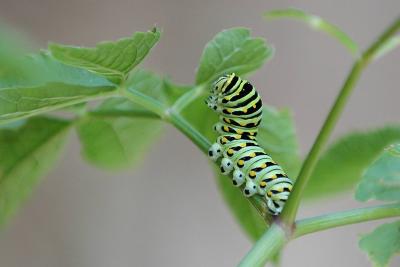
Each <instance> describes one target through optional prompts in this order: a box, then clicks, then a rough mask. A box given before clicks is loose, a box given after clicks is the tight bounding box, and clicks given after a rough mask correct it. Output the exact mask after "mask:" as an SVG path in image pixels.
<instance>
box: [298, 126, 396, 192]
mask: <svg viewBox="0 0 400 267" xmlns="http://www.w3.org/2000/svg"><path fill="white" fill-rule="evenodd" d="M399 140H400V127H399V126H392V127H385V128H381V129H376V130H373V131H366V132H358V133H352V134H348V135H346V136H344V137H342V138H340V139H339V140H338V141H336V142H335V143H334V144H333V145H331V146H330V147H329V148H328V149H327V150H326V151H325V152H324V154H323V155H322V156H321V158H320V160H319V161H318V163H317V165H316V167H315V170H314V172H313V173H312V176H311V179H310V182H309V183H308V185H307V187H306V190H305V194H304V195H305V197H306V198H308V199H310V198H314V197H326V196H331V195H332V194H334V193H339V192H343V191H348V190H351V189H353V188H354V187H355V185H356V184H357V183H358V181H359V180H360V178H361V176H362V173H363V171H364V170H365V169H366V168H367V167H368V166H369V165H370V164H371V163H372V162H373V161H374V160H375V158H376V157H377V156H378V155H379V153H381V151H382V149H384V148H385V147H386V146H388V145H390V144H392V143H394V142H396V141H399Z"/></svg>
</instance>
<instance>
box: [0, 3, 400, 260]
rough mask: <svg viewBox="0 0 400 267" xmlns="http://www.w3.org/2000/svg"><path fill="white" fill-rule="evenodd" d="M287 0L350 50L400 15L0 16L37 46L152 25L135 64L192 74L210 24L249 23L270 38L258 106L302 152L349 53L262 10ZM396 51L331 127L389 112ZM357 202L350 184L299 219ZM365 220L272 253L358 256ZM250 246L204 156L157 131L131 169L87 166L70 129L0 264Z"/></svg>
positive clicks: (3, 12) (183, 8)
mask: <svg viewBox="0 0 400 267" xmlns="http://www.w3.org/2000/svg"><path fill="white" fill-rule="evenodd" d="M287 6H295V7H299V8H303V9H305V10H308V11H310V12H312V13H315V14H319V15H320V16H322V17H324V18H326V19H328V20H330V21H332V22H335V23H336V24H337V25H339V26H341V27H342V28H344V29H345V30H346V31H347V32H348V33H349V34H350V35H351V36H353V38H354V39H355V40H357V41H358V42H359V44H360V45H361V47H366V45H368V44H369V43H370V42H371V41H372V40H373V39H374V37H375V36H377V34H378V33H379V32H380V31H382V29H383V28H384V27H385V26H386V25H387V24H388V23H390V22H391V21H392V20H393V19H394V18H395V17H396V15H398V14H399V11H400V2H399V1H398V0H391V1H364V0H363V1H362V0H359V1H343V0H342V1H337V0H336V1H333V0H332V1H305V0H303V1H296V2H295V1H247V2H245V1H239V0H234V1H232V0H231V1H228V0H224V1H210V0H205V1H195V0H190V1H178V0H174V1H162V0H136V1H134V0H131V1H128V0H118V1H105V0H101V1H94V0H81V1H78V0H69V1H55V0H53V1H52V0H9V1H8V0H0V18H1V20H2V21H3V22H6V23H8V24H11V25H13V26H14V27H16V28H17V29H19V30H22V31H24V32H26V33H28V34H29V35H30V36H32V37H33V38H34V39H35V40H36V42H37V43H38V46H39V47H44V46H45V44H46V43H47V42H48V41H55V42H60V43H67V44H76V45H93V44H95V43H96V42H97V41H101V40H107V39H117V38H120V37H124V36H128V35H130V34H131V33H132V32H135V31H139V30H141V31H143V30H147V29H149V28H150V27H152V26H153V25H154V24H157V25H158V26H160V27H162V28H163V32H164V33H163V37H162V39H161V41H160V43H159V44H158V45H157V47H156V48H155V49H154V50H153V51H152V53H151V55H150V56H149V57H148V58H147V59H146V62H145V63H144V65H145V66H146V67H149V68H151V69H153V70H156V71H158V72H160V73H165V74H169V75H171V77H173V79H174V80H175V81H178V82H192V81H193V79H194V73H195V68H196V65H197V63H198V59H199V57H200V54H201V51H202V49H203V46H204V44H205V43H206V42H207V41H208V40H210V39H211V38H212V37H213V36H214V35H215V34H216V33H217V32H219V31H220V30H222V29H224V28H229V27H233V26H245V27H249V28H251V29H252V30H253V32H254V35H259V36H264V37H266V38H267V39H268V40H269V41H270V42H271V43H272V44H273V45H274V47H275V48H276V54H275V57H274V59H273V60H272V61H270V62H269V63H268V64H266V65H265V66H264V67H263V68H262V69H260V70H259V71H258V72H256V73H255V74H254V76H253V79H252V80H253V82H254V84H255V85H256V86H257V87H258V88H259V90H260V91H261V94H262V95H263V99H264V101H265V102H267V103H269V104H271V105H275V106H277V107H291V108H292V109H293V110H294V112H295V119H296V123H297V131H298V134H299V141H300V146H301V151H302V153H303V154H304V153H305V152H306V151H307V150H308V149H309V147H310V145H311V142H312V141H313V140H314V138H315V135H316V133H317V131H318V129H319V126H320V125H321V123H322V120H323V118H324V117H325V115H326V113H327V109H328V107H329V106H330V104H331V103H332V100H333V98H334V97H335V95H336V93H337V91H338V88H339V87H340V85H341V83H342V81H343V79H344V77H345V75H346V73H347V72H348V71H349V68H350V65H351V62H352V59H351V57H350V56H349V54H348V53H347V51H346V50H345V49H344V48H343V47H342V46H341V45H339V44H338V43H337V42H336V41H334V40H332V39H331V38H329V37H327V36H326V35H324V34H320V33H315V32H312V31H311V30H309V29H308V28H306V27H305V26H304V25H300V24H296V23H294V22H289V21H278V22H265V21H263V19H262V18H261V14H262V12H263V11H265V10H268V9H272V8H278V7H287ZM399 59H400V50H397V51H396V52H393V53H392V54H391V55H390V56H389V57H386V58H384V59H383V60H380V61H378V62H376V63H375V64H373V65H372V66H370V67H369V68H368V69H367V70H366V71H365V73H364V75H363V77H362V79H361V81H360V83H359V85H358V86H357V90H356V91H355V93H354V95H353V96H352V98H351V100H350V102H349V105H348V107H347V108H346V110H345V112H344V114H343V118H342V119H341V120H340V122H339V125H338V127H337V129H336V131H335V136H338V135H340V134H342V133H345V132H348V131H350V130H354V129H362V128H367V127H373V126H377V125H383V124H384V123H388V122H395V121H398V114H399V107H398V99H399V97H400V91H399V90H398V89H399V88H398V87H399V86H398V84H399V82H400V80H399ZM171 151H173V152H172V153H173V156H171V154H170V153H171ZM168 155H169V156H168ZM178 166H179V167H178ZM149 194H152V195H153V196H152V197H151V198H148V196H149ZM358 206H360V204H358V203H356V202H355V201H354V200H352V198H351V195H350V194H348V195H343V196H340V197H338V198H335V199H330V200H329V201H323V202H320V203H318V204H317V203H315V204H312V205H310V204H309V205H303V206H302V207H301V211H300V217H305V216H311V215H317V214H320V213H322V212H327V211H337V210H343V209H347V208H351V207H358ZM375 225H377V223H366V224H362V225H357V226H348V227H343V228H340V229H335V230H332V231H327V232H321V233H318V234H313V235H309V236H306V237H303V238H301V239H298V240H295V241H294V242H291V243H290V244H289V245H288V247H287V249H286V250H285V252H284V257H283V266H368V265H369V263H368V261H367V259H366V256H365V255H364V254H363V253H362V252H360V251H359V250H358V248H357V240H358V236H359V235H360V234H361V233H365V232H367V231H370V230H372V229H373V228H374V226H375ZM250 245H251V244H250V242H249V240H248V239H247V237H246V236H245V235H244V234H243V233H242V232H241V230H240V228H239V226H238V225H237V224H236V223H235V221H234V220H233V219H232V217H231V215H230V213H229V211H228V210H227V208H226V207H225V205H224V203H223V201H222V199H221V196H220V195H219V194H218V192H217V188H216V186H215V183H214V180H213V177H212V174H211V171H210V169H209V167H208V165H207V159H206V158H205V156H204V155H203V154H202V153H200V152H199V151H198V150H197V149H196V148H195V146H194V145H193V144H191V143H190V142H189V141H188V140H186V138H185V137H184V136H182V135H181V134H180V133H178V132H177V131H176V130H175V129H172V128H171V127H167V134H165V135H164V136H163V137H162V138H161V140H160V141H159V142H158V144H157V145H156V146H154V147H153V148H152V149H151V151H150V152H149V154H148V155H147V156H146V159H145V160H144V161H143V163H142V164H141V166H140V167H138V168H137V169H136V170H135V171H132V170H128V171H125V172H119V173H107V172H103V171H99V170H96V169H95V168H93V167H91V166H88V165H86V164H85V163H84V162H83V161H82V159H81V158H80V157H79V144H78V143H77V140H76V136H74V137H73V138H71V140H70V143H69V146H68V148H67V149H66V153H65V154H64V155H63V156H62V160H61V162H60V163H59V165H58V167H57V168H55V169H54V170H53V171H52V172H51V173H50V174H49V175H48V177H47V178H46V179H45V180H44V181H43V182H42V184H41V185H40V186H39V188H38V189H37V190H36V191H35V192H34V194H33V196H32V197H31V199H30V201H29V202H28V203H27V204H26V205H25V206H24V207H23V208H22V209H21V210H20V212H19V213H18V215H17V216H16V217H15V218H14V219H13V220H12V222H11V224H10V225H9V227H8V228H7V229H6V230H5V231H2V232H1V233H0V262H1V266H6V267H21V266H29V267H47V266H60V267H64V266H65V267H69V266H74V267H80V266H85V267H86V266H93V267H105V266H116V267H119V266H234V265H235V264H236V263H237V262H238V261H239V260H240V258H241V257H242V256H243V255H244V254H245V253H246V252H247V250H248V249H249V248H250ZM399 265H400V261H399V259H396V260H394V261H393V262H392V266H399Z"/></svg>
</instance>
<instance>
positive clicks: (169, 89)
mask: <svg viewBox="0 0 400 267" xmlns="http://www.w3.org/2000/svg"><path fill="white" fill-rule="evenodd" d="M126 86H127V90H128V92H130V93H132V94H133V95H140V96H145V97H146V98H150V99H151V101H153V102H156V103H157V104H159V105H161V106H164V107H165V108H167V107H169V106H171V105H172V104H173V103H174V102H175V100H176V99H177V98H178V97H179V96H181V95H182V94H184V93H185V92H187V91H188V89H190V87H188V86H180V85H175V84H173V83H171V82H170V81H169V80H165V79H162V78H161V77H160V76H158V75H156V74H154V73H152V72H150V71H147V70H143V69H138V70H136V71H134V72H133V73H132V74H131V75H130V76H129V78H128V80H127V82H126Z"/></svg>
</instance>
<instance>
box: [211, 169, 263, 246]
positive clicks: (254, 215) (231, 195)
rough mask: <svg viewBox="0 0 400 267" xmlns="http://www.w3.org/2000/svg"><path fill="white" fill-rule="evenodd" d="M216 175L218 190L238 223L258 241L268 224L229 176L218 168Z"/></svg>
mask: <svg viewBox="0 0 400 267" xmlns="http://www.w3.org/2000/svg"><path fill="white" fill-rule="evenodd" d="M214 173H215V177H216V181H217V185H218V188H219V189H220V192H221V194H222V196H223V198H224V200H225V203H226V204H227V205H228V207H229V209H230V210H231V212H232V214H233V216H234V217H235V219H236V221H237V222H238V223H239V224H240V226H241V227H242V229H243V230H244V231H245V232H246V234H247V235H248V236H249V238H250V239H251V240H253V241H256V240H258V239H259V238H260V236H261V235H262V234H263V233H264V231H265V230H266V229H267V226H268V225H267V223H266V222H265V221H264V220H263V218H262V217H261V216H260V215H259V214H258V212H257V210H256V209H255V208H254V207H253V206H252V205H251V203H250V202H249V200H248V199H247V198H246V197H245V196H244V195H243V193H242V190H241V189H240V188H237V187H235V186H233V185H232V182H231V179H230V178H229V177H228V176H225V175H222V174H221V172H220V170H219V168H217V167H214Z"/></svg>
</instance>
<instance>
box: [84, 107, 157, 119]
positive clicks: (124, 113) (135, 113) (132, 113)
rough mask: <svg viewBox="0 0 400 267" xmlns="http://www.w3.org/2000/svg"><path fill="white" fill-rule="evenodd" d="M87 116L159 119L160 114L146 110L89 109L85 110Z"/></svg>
mask: <svg viewBox="0 0 400 267" xmlns="http://www.w3.org/2000/svg"><path fill="white" fill-rule="evenodd" d="M87 113H88V115H89V116H93V117H101V118H114V117H129V118H146V119H160V116H159V115H157V114H155V113H154V112H150V111H148V110H145V109H143V110H139V109H137V110H111V109H110V110H101V109H99V110H91V111H88V112H87Z"/></svg>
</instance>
